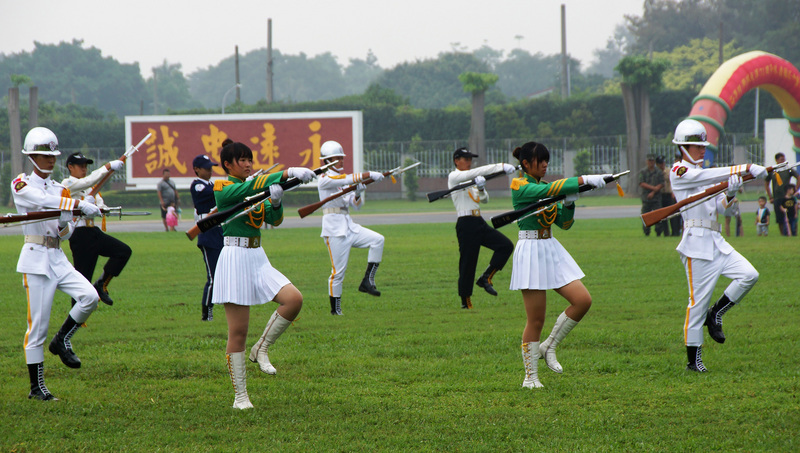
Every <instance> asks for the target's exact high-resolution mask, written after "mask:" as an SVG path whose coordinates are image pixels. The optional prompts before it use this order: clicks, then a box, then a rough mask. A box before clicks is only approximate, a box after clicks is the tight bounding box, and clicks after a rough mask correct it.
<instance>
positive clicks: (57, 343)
mask: <svg viewBox="0 0 800 453" xmlns="http://www.w3.org/2000/svg"><path fill="white" fill-rule="evenodd" d="M64 343H65V342H64V340H63V339H62V338H61V337H59V336H58V335H56V337H55V338H53V341H51V342H50V347H49V348H48V349H49V350H50V352H51V353H53V354H54V355H57V356H58V357H59V358H61V361H62V362H64V365H66V366H68V367H70V368H80V367H81V359H79V358H78V356H77V355H76V354H75V351H73V350H72V346H71V345H69V346H68V345H66V344H64Z"/></svg>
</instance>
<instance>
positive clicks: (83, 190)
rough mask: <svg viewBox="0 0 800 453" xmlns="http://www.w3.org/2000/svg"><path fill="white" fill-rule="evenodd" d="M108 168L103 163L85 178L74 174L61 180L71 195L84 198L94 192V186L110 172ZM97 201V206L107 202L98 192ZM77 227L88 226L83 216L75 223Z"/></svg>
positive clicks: (102, 206) (102, 205)
mask: <svg viewBox="0 0 800 453" xmlns="http://www.w3.org/2000/svg"><path fill="white" fill-rule="evenodd" d="M108 171H109V170H108V169H106V166H105V165H101V166H100V168H98V169H97V170H95V171H93V172H92V173H90V174H89V175H88V176H86V177H85V178H80V179H78V178H76V177H74V176H70V177H69V178H67V179H65V180H63V181H61V184H63V185H64V187H66V188H67V189H69V191H70V196H71V197H72V198H74V199H75V200H83V199H84V197H86V196H87V195H89V194H90V193H92V187H94V185H95V184H97V183H98V182H100V180H101V179H103V176H105V175H106V173H108ZM94 199H95V201H96V202H97V206H99V207H101V208H104V207H106V204H105V203H104V202H103V197H101V196H100V193H99V192H98V194H97V195H95V197H94ZM75 226H76V227H82V226H86V221H85V220H83V218H81V219H79V220H78V221H77V222H76V223H75Z"/></svg>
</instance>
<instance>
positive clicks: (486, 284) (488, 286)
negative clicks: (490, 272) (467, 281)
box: [475, 275, 497, 296]
mask: <svg viewBox="0 0 800 453" xmlns="http://www.w3.org/2000/svg"><path fill="white" fill-rule="evenodd" d="M475 284H476V285H478V286H480V287H481V288H483V289H485V290H486V292H487V293H489V294H491V295H492V296H496V295H497V291H495V289H494V286H492V282H490V281H489V279H488V278H487V277H486V276H485V275H481V278H479V279H478V281H477V282H475Z"/></svg>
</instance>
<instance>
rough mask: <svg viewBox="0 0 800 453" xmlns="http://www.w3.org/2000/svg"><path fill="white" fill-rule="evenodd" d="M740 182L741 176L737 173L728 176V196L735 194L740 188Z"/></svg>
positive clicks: (731, 196)
mask: <svg viewBox="0 0 800 453" xmlns="http://www.w3.org/2000/svg"><path fill="white" fill-rule="evenodd" d="M742 183H743V181H742V177H741V176H739V175H731V177H730V178H728V191H727V195H728V198H733V197H735V196H736V194H737V193H738V192H739V189H741V188H742Z"/></svg>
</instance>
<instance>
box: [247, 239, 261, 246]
mask: <svg viewBox="0 0 800 453" xmlns="http://www.w3.org/2000/svg"><path fill="white" fill-rule="evenodd" d="M248 242H249V243H250V244H249V247H250V248H251V249H255V248H258V247H261V238H260V237H253V238H249V241H248Z"/></svg>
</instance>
